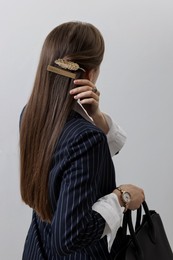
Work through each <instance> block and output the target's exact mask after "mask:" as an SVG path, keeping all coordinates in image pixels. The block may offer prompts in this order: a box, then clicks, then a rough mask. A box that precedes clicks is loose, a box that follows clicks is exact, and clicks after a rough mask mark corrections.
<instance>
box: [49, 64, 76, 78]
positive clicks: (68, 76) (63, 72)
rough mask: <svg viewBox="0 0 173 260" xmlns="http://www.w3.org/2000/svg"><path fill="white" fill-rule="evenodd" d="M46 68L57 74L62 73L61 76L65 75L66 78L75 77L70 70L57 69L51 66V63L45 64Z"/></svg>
mask: <svg viewBox="0 0 173 260" xmlns="http://www.w3.org/2000/svg"><path fill="white" fill-rule="evenodd" d="M47 70H48V71H50V72H53V73H56V74H58V75H62V76H64V77H67V78H71V79H75V78H76V74H75V73H72V72H70V71H67V70H64V69H59V68H57V67H54V66H51V65H48V66H47Z"/></svg>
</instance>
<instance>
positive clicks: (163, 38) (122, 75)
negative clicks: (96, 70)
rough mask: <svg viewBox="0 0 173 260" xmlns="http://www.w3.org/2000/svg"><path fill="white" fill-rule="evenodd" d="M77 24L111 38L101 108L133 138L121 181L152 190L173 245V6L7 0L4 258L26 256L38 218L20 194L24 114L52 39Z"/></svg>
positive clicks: (121, 162) (2, 55) (123, 157)
mask: <svg viewBox="0 0 173 260" xmlns="http://www.w3.org/2000/svg"><path fill="white" fill-rule="evenodd" d="M70 20H82V21H87V22H91V23H93V24H95V25H96V26H97V27H98V28H99V29H100V30H101V32H102V34H103V36H104V38H105V42H106V53H105V58H104V61H103V64H102V67H101V74H100V78H99V80H98V82H97V87H98V88H99V89H100V91H101V94H102V95H101V107H102V109H103V111H105V112H107V113H108V114H110V115H111V116H112V117H113V118H114V119H115V120H116V121H117V122H118V123H119V124H120V125H121V126H122V127H123V129H124V130H125V131H126V132H127V134H128V139H127V143H126V145H125V147H124V148H123V150H122V151H121V153H120V154H119V155H118V156H117V157H116V158H115V159H114V162H115V167H116V172H117V182H118V184H120V183H134V184H136V185H139V186H141V187H143V188H144V190H145V194H146V199H147V201H148V204H149V206H150V208H154V209H156V210H157V211H158V212H159V213H160V214H161V217H162V219H163V222H164V225H165V229H166V231H167V235H168V238H169V240H170V243H171V245H172V246H173V223H172V222H173V202H172V197H173V190H172V174H173V163H172V162H173V158H172V155H173V141H172V133H173V122H172V119H173V117H172V113H173V112H172V111H173V102H172V95H173V90H172V86H173V72H172V71H173V48H172V47H173V1H172V0H170V1H169V0H162V1H161V0H143V1H141V0H108V1H100V0H95V1H94V0H87V1H81V0H80V1H79V0H73V1H70V0H69V1H67V0H66V1H65V0H64V1H58V0H56V1H55V0H49V1H43V0H37V1H35V0H29V1H26V0H15V1H10V2H9V1H6V0H0V73H1V74H0V75H1V76H0V77H1V81H0V89H1V94H0V176H1V182H0V259H4V260H11V259H13V260H19V259H21V254H22V249H23V243H24V240H25V237H26V232H27V230H28V226H29V223H30V219H31V210H30V209H29V208H28V207H27V206H25V205H24V204H23V203H22V202H21V199H20V193H19V166H18V165H19V150H18V120H19V115H20V112H21V109H22V107H23V106H24V105H25V103H26V101H27V98H28V96H29V94H30V92H31V89H32V84H33V80H34V77H35V70H36V67H37V63H38V58H39V54H40V50H41V46H42V44H43V41H44V39H45V37H46V35H47V34H48V33H49V31H50V30H52V29H53V28H54V27H55V26H57V25H58V24H60V23H62V22H65V21H70Z"/></svg>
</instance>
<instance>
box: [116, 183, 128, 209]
mask: <svg viewBox="0 0 173 260" xmlns="http://www.w3.org/2000/svg"><path fill="white" fill-rule="evenodd" d="M116 189H117V190H119V191H120V192H121V199H122V202H123V203H124V208H125V210H124V212H125V211H127V206H128V204H129V203H130V201H131V195H130V193H129V192H127V191H124V190H123V189H121V187H117V188H116Z"/></svg>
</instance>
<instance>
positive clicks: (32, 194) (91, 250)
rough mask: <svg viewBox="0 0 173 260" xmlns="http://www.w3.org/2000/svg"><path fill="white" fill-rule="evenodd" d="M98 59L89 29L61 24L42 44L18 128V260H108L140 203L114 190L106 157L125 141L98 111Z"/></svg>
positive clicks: (129, 188)
mask: <svg viewBox="0 0 173 260" xmlns="http://www.w3.org/2000/svg"><path fill="white" fill-rule="evenodd" d="M103 54H104V40H103V37H102V35H101V33H100V32H99V31H98V29H97V28H95V27H94V26H93V25H91V24H88V23H82V22H68V23H64V24H61V25H59V26H58V27H56V28H55V29H54V30H52V31H51V32H50V33H49V35H48V36H47V38H46V40H45V42H44V45H43V48H42V52H41V56H40V61H39V65H38V70H37V73H36V78H35V83H34V87H33V91H32V93H31V97H30V99H29V101H28V103H27V105H26V107H25V109H24V112H23V113H22V118H21V126H20V165H21V196H22V199H23V201H24V202H25V203H26V204H28V205H29V206H30V207H31V208H33V216H32V222H31V225H30V228H29V231H28V235H27V238H26V241H25V246H24V252H23V259H24V260H29V259H31V260H35V259H37V260H38V259H51V260H52V259H82V260H85V259H113V258H114V255H115V253H116V246H117V244H118V243H119V239H121V238H120V237H118V236H117V238H115V237H116V235H117V231H118V229H119V227H120V226H121V221H122V217H123V211H124V210H126V209H127V208H129V209H136V208H138V207H139V206H140V204H141V203H142V202H143V200H144V192H143V190H142V189H140V188H139V187H136V186H134V185H130V184H128V185H121V186H120V187H118V188H117V187H116V183H115V172H114V166H113V162H112V159H111V154H112V155H113V154H116V153H118V152H119V150H120V149H121V147H122V146H123V143H124V141H125V137H124V134H123V132H122V130H121V129H120V128H119V127H118V126H117V125H115V124H113V123H112V120H111V119H110V117H108V116H107V115H105V114H103V113H102V112H101V111H100V109H99V95H100V93H99V91H98V90H97V88H96V87H95V83H96V80H97V77H98V75H99V67H100V64H101V62H102V59H103ZM108 144H109V145H108ZM116 241H117V243H116Z"/></svg>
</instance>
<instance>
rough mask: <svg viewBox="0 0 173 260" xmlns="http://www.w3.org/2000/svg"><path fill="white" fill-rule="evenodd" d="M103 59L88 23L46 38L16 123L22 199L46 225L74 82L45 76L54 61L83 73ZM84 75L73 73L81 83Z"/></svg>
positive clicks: (62, 27)
mask: <svg viewBox="0 0 173 260" xmlns="http://www.w3.org/2000/svg"><path fill="white" fill-rule="evenodd" d="M103 55H104V40H103V37H102V35H101V33H100V32H99V30H98V29H97V28H96V27H94V26H93V25H91V24H89V23H82V22H67V23H63V24H61V25H59V26H57V27H56V28H54V29H53V30H52V31H51V32H50V33H49V34H48V36H47V37H46V40H45V42H44V44H43V48H42V51H41V55H40V61H39V64H38V69H37V73H36V77H35V83H34V87H33V91H32V93H31V96H30V99H29V101H28V103H27V106H26V108H25V111H24V114H23V116H22V120H21V129H20V167H21V169H20V171H21V196H22V199H23V200H24V201H25V203H27V204H28V205H29V206H30V207H32V208H34V209H35V210H36V211H37V213H38V214H39V215H40V216H41V218H42V219H43V220H48V221H50V220H51V216H52V212H51V207H50V203H49V198H48V179H49V169H50V165H51V160H52V154H53V152H54V149H55V145H56V143H57V141H58V138H59V136H60V134H61V131H62V129H63V127H64V124H65V122H66V120H67V117H68V115H69V113H70V111H71V110H72V108H73V105H74V102H75V101H74V99H73V97H72V96H71V95H69V91H70V89H71V88H73V87H74V83H73V80H72V79H71V78H68V77H64V76H62V75H58V74H55V73H52V72H49V71H47V66H48V65H52V66H54V67H56V66H58V65H57V64H55V60H57V59H64V60H68V61H72V62H75V63H78V65H79V66H80V67H81V68H83V69H84V70H85V72H87V71H90V70H91V69H97V68H98V67H99V65H100V64H101V62H102V59H103ZM85 72H84V71H83V70H78V71H76V72H75V74H76V78H83V77H84V73H85Z"/></svg>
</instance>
